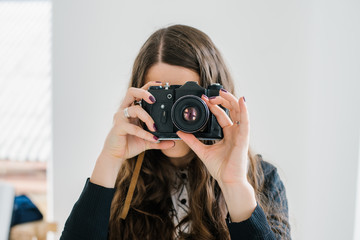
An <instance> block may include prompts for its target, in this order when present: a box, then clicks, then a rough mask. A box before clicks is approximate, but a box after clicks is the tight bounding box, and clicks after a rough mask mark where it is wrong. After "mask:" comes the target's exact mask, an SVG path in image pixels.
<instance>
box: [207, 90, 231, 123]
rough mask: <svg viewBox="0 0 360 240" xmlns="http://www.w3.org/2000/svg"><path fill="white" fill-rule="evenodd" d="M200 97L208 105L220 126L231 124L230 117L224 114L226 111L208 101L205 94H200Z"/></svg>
mask: <svg viewBox="0 0 360 240" xmlns="http://www.w3.org/2000/svg"><path fill="white" fill-rule="evenodd" d="M201 98H202V99H203V100H204V101H205V102H206V104H207V106H208V107H209V109H210V111H211V112H212V113H213V114H214V115H215V117H216V120H217V121H218V123H219V125H220V127H221V128H225V127H227V126H231V125H232V121H231V119H230V118H229V116H228V115H227V114H226V112H225V111H224V110H223V109H221V107H219V106H218V105H216V104H212V103H211V102H209V99H208V98H207V97H206V96H205V95H202V96H201Z"/></svg>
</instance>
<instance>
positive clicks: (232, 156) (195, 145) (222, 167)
mask: <svg viewBox="0 0 360 240" xmlns="http://www.w3.org/2000/svg"><path fill="white" fill-rule="evenodd" d="M202 99H203V100H204V101H205V102H206V104H207V105H208V107H209V109H210V111H211V112H212V113H213V114H214V115H215V117H216V119H217V121H218V123H219V124H220V126H221V127H222V129H223V133H224V138H223V139H222V140H220V141H219V142H217V143H215V144H213V145H205V144H203V143H202V142H200V141H199V140H198V139H196V138H195V136H194V135H192V134H187V133H183V132H181V131H178V132H177V134H178V136H179V137H180V138H181V139H182V140H183V141H184V142H185V143H187V144H188V146H189V147H190V148H191V149H192V150H193V151H194V152H195V153H196V154H197V156H198V157H199V158H200V160H201V161H202V162H203V163H204V165H205V166H206V168H207V169H208V171H209V172H210V174H211V175H212V176H213V178H215V179H216V180H217V182H218V184H219V186H220V188H221V191H222V192H223V194H224V198H225V202H226V205H227V208H228V210H229V213H230V216H231V219H232V221H233V222H240V221H244V220H246V219H248V218H249V217H250V216H251V214H252V212H253V211H254V209H255V207H256V204H257V203H256V198H255V192H254V188H253V187H252V186H251V184H250V183H249V182H248V181H247V171H248V164H249V162H248V161H249V160H248V149H249V133H250V124H249V115H248V111H247V108H246V104H245V100H244V98H243V97H242V98H240V99H239V100H238V99H236V98H235V97H234V96H233V95H232V94H231V93H229V92H227V91H225V90H224V89H222V90H221V91H220V96H217V97H214V98H210V99H208V98H207V97H206V96H205V95H203V96H202ZM219 104H220V105H222V106H223V107H225V108H227V109H229V111H230V117H231V119H232V120H231V119H230V118H229V116H228V115H227V114H226V113H225V111H224V110H222V109H221V108H220V107H219V106H218V105H219Z"/></svg>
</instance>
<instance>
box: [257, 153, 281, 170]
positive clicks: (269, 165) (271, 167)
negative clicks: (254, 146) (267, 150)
mask: <svg viewBox="0 0 360 240" xmlns="http://www.w3.org/2000/svg"><path fill="white" fill-rule="evenodd" d="M255 156H256V158H257V160H258V162H259V163H260V166H261V170H262V171H263V173H264V175H268V174H271V173H274V172H277V168H276V167H275V166H274V165H273V164H272V163H270V162H268V161H266V160H264V158H263V156H262V155H261V154H256V155H255Z"/></svg>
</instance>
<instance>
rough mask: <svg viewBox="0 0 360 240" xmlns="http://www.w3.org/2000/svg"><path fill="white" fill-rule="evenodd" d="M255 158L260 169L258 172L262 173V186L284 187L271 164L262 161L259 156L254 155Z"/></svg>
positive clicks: (261, 157) (275, 168)
mask: <svg viewBox="0 0 360 240" xmlns="http://www.w3.org/2000/svg"><path fill="white" fill-rule="evenodd" d="M256 157H257V159H258V161H259V167H261V169H260V171H262V172H263V176H264V179H263V181H264V184H265V185H267V187H268V188H272V187H275V186H276V187H282V188H283V187H284V186H283V183H282V181H281V179H280V176H279V174H278V170H277V167H276V166H274V165H273V164H272V163H270V162H268V161H266V160H264V159H263V156H262V155H261V154H256Z"/></svg>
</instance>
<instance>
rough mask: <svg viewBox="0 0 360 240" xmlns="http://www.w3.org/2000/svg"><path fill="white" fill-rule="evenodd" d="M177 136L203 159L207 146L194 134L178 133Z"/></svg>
mask: <svg viewBox="0 0 360 240" xmlns="http://www.w3.org/2000/svg"><path fill="white" fill-rule="evenodd" d="M176 134H177V135H178V136H179V137H180V138H181V140H183V141H184V142H185V143H186V144H187V145H188V146H189V147H190V148H191V149H192V150H193V151H194V153H195V154H196V155H197V156H198V157H199V158H200V159H203V156H204V153H205V148H206V145H205V144H203V143H202V142H200V141H199V140H198V139H197V138H196V137H195V136H194V135H193V134H190V133H184V132H182V131H177V132H176Z"/></svg>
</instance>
